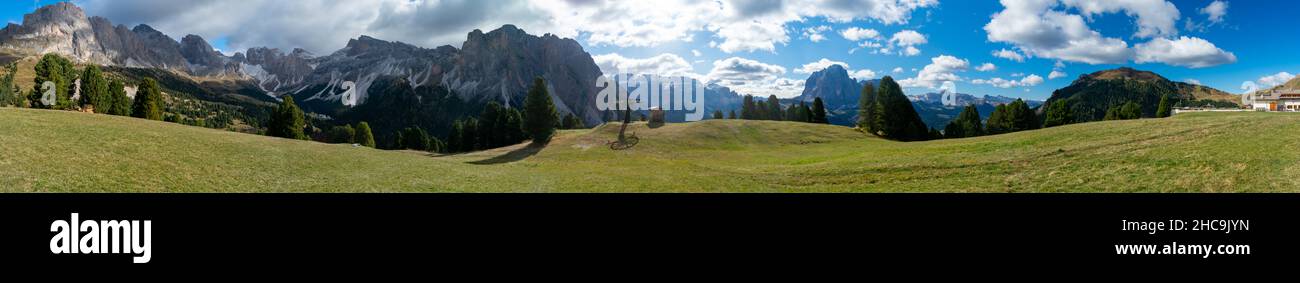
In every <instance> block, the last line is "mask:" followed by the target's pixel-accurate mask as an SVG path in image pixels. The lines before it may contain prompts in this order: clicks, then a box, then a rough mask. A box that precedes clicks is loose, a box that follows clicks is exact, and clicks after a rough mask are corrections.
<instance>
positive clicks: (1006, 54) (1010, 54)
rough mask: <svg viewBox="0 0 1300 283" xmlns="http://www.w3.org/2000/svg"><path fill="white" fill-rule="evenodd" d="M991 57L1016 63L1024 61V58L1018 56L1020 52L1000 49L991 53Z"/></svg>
mask: <svg viewBox="0 0 1300 283" xmlns="http://www.w3.org/2000/svg"><path fill="white" fill-rule="evenodd" d="M993 57H998V58H1002V59H1007V60H1011V61H1016V62H1024V61H1025V56H1024V55H1020V52H1016V51H1014V50H1006V49H1002V50H998V51H993Z"/></svg>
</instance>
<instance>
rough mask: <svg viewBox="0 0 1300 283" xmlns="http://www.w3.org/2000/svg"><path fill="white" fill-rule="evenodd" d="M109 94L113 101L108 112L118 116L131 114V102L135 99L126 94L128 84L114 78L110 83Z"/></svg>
mask: <svg viewBox="0 0 1300 283" xmlns="http://www.w3.org/2000/svg"><path fill="white" fill-rule="evenodd" d="M108 96H109V100H110V101H111V103H112V104H111V105H110V106H109V109H108V112H107V113H108V114H111V115H117V116H130V115H131V103H132V102H133V101H131V97H130V96H127V95H126V86H125V85H123V84H122V81H119V80H113V81H112V82H110V83H109V84H108ZM96 111H98V110H96Z"/></svg>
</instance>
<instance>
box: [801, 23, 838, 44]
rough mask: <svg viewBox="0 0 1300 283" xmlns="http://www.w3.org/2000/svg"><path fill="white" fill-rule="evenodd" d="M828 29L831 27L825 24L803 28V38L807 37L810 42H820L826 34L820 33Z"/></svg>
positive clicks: (824, 38)
mask: <svg viewBox="0 0 1300 283" xmlns="http://www.w3.org/2000/svg"><path fill="white" fill-rule="evenodd" d="M830 30H831V27H830V26H826V25H821V26H815V27H810V28H805V29H803V38H807V39H808V41H812V42H821V41H822V40H826V36H825V35H822V33H823V32H827V31H830Z"/></svg>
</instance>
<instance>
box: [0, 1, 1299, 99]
mask: <svg viewBox="0 0 1300 283" xmlns="http://www.w3.org/2000/svg"><path fill="white" fill-rule="evenodd" d="M52 2H53V1H23V0H19V1H6V2H5V4H0V7H3V8H5V9H4V12H2V13H3V14H0V17H5V18H6V19H7V20H8V21H9V22H21V19H22V14H23V13H26V12H30V11H31V10H34V9H35V8H36V7H38V6H39V5H45V4H49V3H52ZM73 2H74V3H77V4H78V5H80V6H82V7H84V8H85V9H86V10H87V13H88V14H90V15H98V16H104V17H107V18H109V19H110V20H112V21H114V22H115V23H122V24H127V25H134V24H140V23H147V24H150V25H152V26H154V27H155V28H157V29H158V30H161V31H163V32H165V33H168V34H169V35H171V36H172V37H175V38H180V37H182V36H184V35H185V34H191V33H192V34H198V35H201V36H203V37H204V38H207V39H208V40H209V41H211V42H213V45H214V46H215V47H216V48H218V49H221V50H223V51H225V52H227V53H232V52H233V51H238V50H243V49H246V48H249V47H257V46H271V47H280V48H294V47H302V48H305V49H307V50H309V51H312V52H314V53H316V54H322V55H323V54H328V53H330V52H333V51H334V50H336V49H339V48H341V47H343V45H344V44H346V43H347V40H348V39H350V38H355V37H357V36H358V35H362V34H365V35H370V36H374V37H377V38H381V39H387V40H397V41H403V42H407V43H412V44H416V45H420V46H425V47H435V46H438V45H448V44H449V45H453V46H457V47H459V45H460V43H461V42H462V41H463V40H464V37H465V34H467V33H468V32H469V31H472V30H474V29H483V30H485V31H487V30H491V29H494V28H497V27H500V26H501V25H503V24H514V25H517V26H519V27H520V28H522V29H524V30H525V31H527V32H529V33H532V34H537V35H540V34H544V33H553V34H557V35H559V36H563V37H571V38H575V39H577V40H578V42H580V43H582V44H583V46H584V48H586V50H587V51H588V52H589V53H591V54H592V55H593V57H594V58H595V59H596V61H597V63H598V64H599V65H601V67H602V69H605V70H609V71H612V70H614V69H618V70H621V71H633V72H654V73H658V74H663V75H687V76H694V77H698V78H701V79H704V80H708V81H712V82H717V83H720V84H724V85H728V86H731V87H732V88H734V89H737V90H739V91H741V92H744V93H749V94H756V95H767V94H776V95H778V96H782V97H789V96H794V95H797V94H798V93H799V92H800V91H801V90H802V84H803V80H804V79H806V78H807V76H808V74H809V73H811V72H815V71H817V70H820V69H822V68H824V67H825V66H828V65H830V64H842V65H845V66H847V67H848V69H849V70H850V72H852V75H853V76H854V77H857V78H879V77H881V76H886V75H888V76H893V77H894V78H895V79H897V80H899V81H900V83H902V84H903V85H904V86H905V87H906V88H907V91H908V93H909V94H919V93H924V92H929V91H933V89H935V88H938V87H940V86H942V85H943V83H944V82H949V81H950V82H954V83H955V85H956V86H957V87H958V90H959V91H960V92H963V93H971V94H976V95H982V94H993V95H1006V96H1013V97H1025V98H1031V99H1045V98H1046V97H1048V96H1049V95H1051V91H1052V90H1055V89H1057V88H1060V87H1063V86H1066V85H1068V84H1069V82H1070V81H1071V80H1073V79H1074V78H1076V77H1077V76H1079V75H1080V74H1085V73H1089V72H1093V71H1097V70H1102V69H1109V68H1115V67H1118V66H1131V67H1134V68H1138V69H1144V70H1151V71H1156V72H1158V73H1160V74H1162V75H1165V76H1166V77H1168V78H1170V79H1172V80H1176V81H1186V82H1192V83H1199V84H1205V85H1208V86H1212V87H1216V88H1219V89H1222V90H1225V91H1230V92H1239V91H1240V90H1241V88H1242V87H1243V86H1244V85H1248V84H1254V85H1257V86H1259V87H1260V88H1263V87H1267V86H1269V85H1274V84H1277V83H1280V82H1283V81H1285V80H1287V79H1290V78H1292V77H1294V75H1293V74H1294V73H1300V68H1298V66H1297V65H1300V55H1297V54H1300V53H1297V52H1294V51H1293V50H1294V49H1295V47H1296V46H1300V42H1298V41H1300V37H1297V36H1294V34H1296V31H1297V29H1300V28H1297V27H1296V26H1295V25H1294V24H1293V23H1290V22H1289V19H1290V18H1292V17H1293V16H1294V15H1300V8H1297V6H1300V5H1293V4H1292V3H1291V2H1289V1H1286V0H1249V1H1247V0H1177V1H1165V0H1001V1H995V0H720V1H690V0H680V1H678V0H657V1H601V0H534V1H522V0H366V1H362V0H293V1H283V0H238V1H234V0H78V1H73Z"/></svg>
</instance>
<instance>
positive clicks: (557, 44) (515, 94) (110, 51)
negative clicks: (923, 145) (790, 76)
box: [0, 2, 1240, 129]
mask: <svg viewBox="0 0 1300 283" xmlns="http://www.w3.org/2000/svg"><path fill="white" fill-rule="evenodd" d="M45 53H57V54H61V55H65V56H68V57H70V58H72V59H74V60H75V61H77V62H80V63H93V64H100V65H106V66H113V67H116V68H126V69H130V68H136V69H152V70H165V71H168V72H172V73H175V74H179V75H181V76H182V77H188V78H194V79H195V80H197V81H203V82H204V83H202V84H199V83H186V84H184V85H185V89H186V90H189V91H193V92H199V93H197V95H199V97H226V98H229V97H231V96H261V97H254V98H255V99H254V100H260V99H274V98H279V97H281V96H283V95H289V94H291V95H294V97H295V98H296V99H297V100H298V101H299V104H300V105H301V106H302V107H303V108H304V109H306V110H307V111H310V112H314V113H318V114H324V115H326V116H327V117H374V116H375V115H385V113H384V109H377V108H375V107H365V108H360V109H362V110H356V109H358V107H356V106H358V105H361V104H365V103H366V102H367V100H368V99H369V98H371V96H372V93H371V92H372V91H376V89H381V88H382V89H392V88H391V87H392V86H393V84H406V85H409V87H410V88H411V89H418V88H421V87H428V86H433V87H436V88H442V89H445V90H446V91H447V92H448V93H449V94H448V95H454V96H456V97H457V99H456V101H459V102H458V103H463V104H464V105H465V106H464V107H468V108H469V109H462V110H461V111H457V112H462V113H460V114H465V115H467V114H469V113H474V112H475V111H474V110H473V109H477V108H475V107H478V106H481V105H483V104H485V103H487V102H489V101H495V102H498V103H501V104H503V105H507V106H516V107H517V106H518V105H521V104H522V102H523V97H524V95H525V93H526V92H527V90H528V88H529V86H530V85H531V83H532V80H533V78H536V77H542V78H545V79H546V81H547V84H548V85H547V87H548V88H549V89H548V90H549V91H550V93H551V95H552V99H553V100H554V101H555V102H556V106H557V107H556V108H557V110H558V111H559V112H560V114H561V115H564V114H569V113H572V114H575V115H576V116H578V117H580V118H581V119H582V120H584V121H585V122H586V123H587V124H588V125H595V124H597V123H599V122H601V121H602V120H604V119H606V118H610V117H609V116H610V113H605V112H602V111H600V110H598V109H597V108H596V105H595V96H596V93H597V91H598V90H597V88H596V84H595V81H596V79H597V78H598V77H600V76H602V75H604V74H602V73H601V70H600V69H599V67H598V66H597V65H596V64H595V62H594V60H593V59H592V57H591V55H590V54H588V53H587V52H586V51H584V50H583V48H582V46H581V45H580V44H578V42H577V41H574V40H573V39H569V38H560V37H557V36H555V35H551V34H546V35H543V36H534V35H530V34H528V33H526V32H524V31H523V30H520V29H519V28H517V27H515V26H513V25H505V26H502V27H501V28H498V29H496V30H492V31H489V32H483V31H480V30H474V31H472V32H469V33H468V34H467V35H466V39H465V42H464V43H462V44H461V46H460V47H459V48H457V47H454V46H440V47H436V48H432V49H430V48H423V47H418V46H414V45H410V44H406V43H402V42H392V41H384V40H380V39H376V38H373V37H369V36H365V35H361V36H358V37H357V38H356V39H352V40H350V41H348V43H347V45H346V46H345V47H343V48H342V49H339V50H337V51H335V52H333V53H330V54H328V55H325V56H316V55H314V54H311V53H310V52H308V51H306V50H303V49H293V50H289V51H288V52H285V51H284V50H280V49H275V48H265V47H259V48H249V49H247V50H245V51H243V52H236V53H234V54H232V55H230V56H226V55H224V54H222V53H220V52H217V51H216V50H215V49H213V48H212V46H211V45H210V44H209V43H208V42H207V41H206V40H204V39H203V38H202V37H199V36H197V35H187V36H184V37H182V38H181V40H180V41H177V40H174V39H172V38H171V37H169V36H167V35H165V34H163V33H162V32H159V31H157V30H155V29H153V28H152V27H150V26H148V25H138V26H135V27H133V28H129V29H128V28H127V27H126V26H123V25H113V23H112V22H110V21H109V20H108V19H105V18H101V17H87V16H86V14H85V12H83V11H82V10H81V8H79V7H77V6H76V5H74V4H71V3H69V2H60V3H57V4H51V5H47V6H44V7H41V8H39V9H37V10H36V11H34V12H32V13H30V14H27V15H25V16H24V17H23V23H22V24H21V25H20V24H13V23H10V24H9V25H7V26H5V27H4V28H3V29H0V55H3V56H0V59H3V58H15V57H16V58H23V57H35V56H40V55H41V54H45ZM133 72H135V73H148V72H142V71H133ZM168 80H169V81H173V82H174V81H178V80H181V78H168ZM212 81H226V82H232V83H227V84H212V83H211V82H212ZM878 82H879V80H866V81H859V80H856V79H854V78H852V77H850V76H849V73H848V70H846V69H845V68H844V67H843V66H840V65H831V66H829V67H827V68H826V69H823V70H820V71H817V72H814V73H812V74H810V75H809V77H808V78H807V80H806V81H805V87H804V90H803V92H802V93H801V94H800V95H799V96H798V97H795V98H791V99H784V100H783V102H784V103H799V102H808V103H811V102H812V101H813V100H814V99H815V98H817V97H821V98H822V99H823V101H824V102H825V104H826V107H827V110H828V114H829V115H828V118H829V120H830V122H831V123H832V124H837V125H845V126H851V125H853V124H854V122H855V121H856V120H857V108H858V106H857V103H858V98H859V96H860V93H861V90H862V87H863V85H865V84H873V85H874V84H876V83H878ZM214 85H215V86H216V87H214ZM375 86H380V87H375ZM257 90H260V93H258V91H257ZM349 90H351V91H354V93H355V94H356V95H355V96H354V97H353V98H351V99H350V100H349V99H347V98H348V97H344V95H343V94H344V93H346V92H348V91H349ZM420 93H425V94H427V95H433V94H434V93H441V92H439V91H436V90H426V91H423V92H420ZM1164 93H1172V94H1175V95H1176V96H1178V98H1179V99H1181V100H1189V101H1191V100H1212V101H1227V102H1234V103H1235V102H1238V101H1240V99H1239V97H1238V96H1236V95H1232V94H1229V93H1226V92H1223V91H1220V90H1217V89H1213V88H1209V87H1204V86H1199V85H1192V84H1187V83H1181V82H1171V81H1169V80H1168V79H1165V78H1164V77H1161V76H1159V75H1157V74H1155V73H1151V72H1145V71H1137V70H1133V69H1130V68H1120V69H1115V70H1107V71H1101V72H1097V73H1093V74H1090V75H1086V76H1082V77H1080V78H1079V79H1078V80H1076V81H1075V82H1074V83H1073V84H1071V85H1070V86H1069V87H1066V88H1063V89H1060V90H1057V91H1056V92H1054V93H1053V94H1052V97H1051V98H1050V99H1049V100H1048V101H1049V102H1052V101H1069V102H1070V103H1071V104H1072V105H1073V106H1072V107H1076V108H1078V109H1077V110H1078V111H1077V113H1080V116H1081V118H1080V119H1085V120H1086V119H1100V118H1101V116H1102V115H1104V113H1105V110H1106V109H1107V107H1110V106H1112V105H1115V104H1119V103H1123V102H1125V101H1129V100H1134V101H1137V102H1139V103H1141V104H1142V105H1143V110H1144V112H1154V111H1155V110H1154V109H1155V104H1156V103H1157V102H1158V101H1159V98H1160V96H1161V95H1163V94H1164ZM704 96H705V98H704V99H705V107H706V111H707V112H706V116H708V115H711V114H712V112H713V111H715V110H716V111H722V112H724V113H726V112H730V111H731V110H738V109H740V104H741V100H742V97H743V94H741V93H736V92H735V91H732V90H731V89H728V88H726V87H724V86H720V85H708V86H707V90H706V93H705V95H704ZM431 97H435V96H431ZM435 98H437V99H443V98H441V97H435ZM910 98H911V100H912V103H913V106H914V107H915V108H916V110H917V112H918V113H919V114H920V115H921V117H922V120H923V121H925V123H926V124H927V125H928V126H929V127H932V128H936V129H942V128H943V127H944V126H946V125H947V123H948V122H949V121H951V120H952V119H953V118H955V117H956V116H957V114H958V113H960V111H961V109H962V106H964V105H966V104H974V105H976V106H977V108H978V109H980V114H981V116H983V117H987V116H988V115H989V114H990V113H991V112H992V110H993V108H994V107H995V106H996V105H999V104H1004V103H1010V102H1011V101H1014V98H1010V97H1002V96H987V95H986V96H982V97H977V96H973V95H968V94H958V101H959V102H958V103H957V104H958V105H955V106H948V105H944V104H943V103H941V102H940V101H939V100H940V99H939V98H940V95H939V94H937V93H929V94H922V95H913V96H910ZM760 99H763V98H760ZM235 100H238V99H235ZM397 101H401V100H388V101H385V103H397ZM414 102H419V99H417V100H416V101H414ZM1027 102H1028V103H1029V105H1030V106H1031V107H1037V106H1039V105H1042V104H1043V102H1040V101H1027ZM433 109H437V108H433ZM353 111H367V113H350V112H353ZM419 111H426V110H419ZM388 115H397V114H388ZM439 115H443V116H445V115H447V114H439ZM443 116H438V117H441V118H437V119H452V118H454V117H443ZM677 116H680V115H670V117H669V120H670V121H680V120H682V118H681V117H677ZM430 119H433V118H430ZM426 120H427V119H426ZM394 121H402V119H394ZM424 123H426V124H435V123H444V124H449V123H450V121H441V120H438V121H425V122H424ZM393 126H398V125H393ZM435 128H436V127H435Z"/></svg>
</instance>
